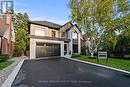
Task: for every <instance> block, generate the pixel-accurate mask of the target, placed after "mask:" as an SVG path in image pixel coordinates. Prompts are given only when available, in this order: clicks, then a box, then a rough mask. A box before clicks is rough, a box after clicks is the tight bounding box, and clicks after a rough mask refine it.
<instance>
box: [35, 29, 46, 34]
mask: <svg viewBox="0 0 130 87" xmlns="http://www.w3.org/2000/svg"><path fill="white" fill-rule="evenodd" d="M35 35H37V36H44V35H45V31H44V28H41V27H36V28H35Z"/></svg>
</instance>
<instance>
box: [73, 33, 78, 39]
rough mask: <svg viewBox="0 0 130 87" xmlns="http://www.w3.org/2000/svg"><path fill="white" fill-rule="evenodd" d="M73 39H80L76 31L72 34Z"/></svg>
mask: <svg viewBox="0 0 130 87" xmlns="http://www.w3.org/2000/svg"><path fill="white" fill-rule="evenodd" d="M72 38H73V39H78V33H77V32H76V31H74V32H73V33H72Z"/></svg>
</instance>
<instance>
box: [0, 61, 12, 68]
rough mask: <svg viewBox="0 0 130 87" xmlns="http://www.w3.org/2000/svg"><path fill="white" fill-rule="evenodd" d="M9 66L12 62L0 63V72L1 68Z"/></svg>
mask: <svg viewBox="0 0 130 87" xmlns="http://www.w3.org/2000/svg"><path fill="white" fill-rule="evenodd" d="M10 64H12V62H10V61H5V62H1V63H0V70H2V69H3V68H5V67H7V66H9V65H10Z"/></svg>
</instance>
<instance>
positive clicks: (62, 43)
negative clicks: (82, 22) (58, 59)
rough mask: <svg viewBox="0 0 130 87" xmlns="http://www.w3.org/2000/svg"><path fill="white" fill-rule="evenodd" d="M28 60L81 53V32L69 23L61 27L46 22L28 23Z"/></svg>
mask: <svg viewBox="0 0 130 87" xmlns="http://www.w3.org/2000/svg"><path fill="white" fill-rule="evenodd" d="M29 33H30V36H29V37H30V59H35V58H41V57H50V56H62V57H64V56H67V57H70V56H71V55H72V54H73V53H77V54H80V53H81V39H82V36H81V31H80V30H79V28H78V26H77V25H76V24H75V25H73V24H72V23H71V22H68V23H66V24H64V25H63V26H61V25H59V24H55V23H51V22H48V21H31V22H29Z"/></svg>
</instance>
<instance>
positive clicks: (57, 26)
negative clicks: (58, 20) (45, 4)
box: [29, 21, 61, 30]
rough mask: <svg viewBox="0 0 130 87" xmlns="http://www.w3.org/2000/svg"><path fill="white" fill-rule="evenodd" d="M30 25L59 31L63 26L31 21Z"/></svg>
mask: <svg viewBox="0 0 130 87" xmlns="http://www.w3.org/2000/svg"><path fill="white" fill-rule="evenodd" d="M29 23H31V24H37V25H41V26H46V27H49V28H53V29H57V30H59V29H60V27H61V25H59V24H55V23H52V22H48V21H30V22H29Z"/></svg>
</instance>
